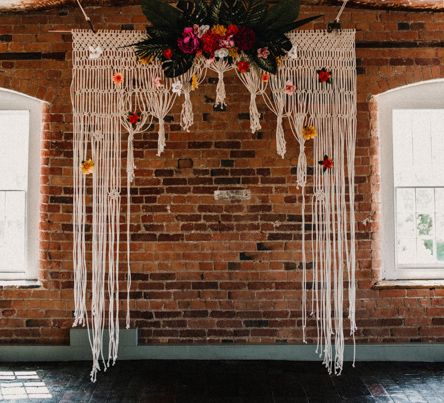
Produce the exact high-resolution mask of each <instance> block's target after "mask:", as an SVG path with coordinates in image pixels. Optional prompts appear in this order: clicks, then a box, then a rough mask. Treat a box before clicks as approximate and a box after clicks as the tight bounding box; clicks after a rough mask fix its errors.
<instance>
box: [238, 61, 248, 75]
mask: <svg viewBox="0 0 444 403" xmlns="http://www.w3.org/2000/svg"><path fill="white" fill-rule="evenodd" d="M237 69H238V70H239V73H248V72H249V71H250V63H249V62H247V61H245V60H241V61H239V62H237Z"/></svg>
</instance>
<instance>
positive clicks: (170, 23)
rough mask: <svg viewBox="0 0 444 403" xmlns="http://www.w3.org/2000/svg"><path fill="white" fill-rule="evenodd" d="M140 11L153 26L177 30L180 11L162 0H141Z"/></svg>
mask: <svg viewBox="0 0 444 403" xmlns="http://www.w3.org/2000/svg"><path fill="white" fill-rule="evenodd" d="M141 5H142V11H143V13H144V14H145V16H146V18H147V19H148V21H150V22H151V24H153V26H155V27H161V28H165V29H168V30H171V31H179V30H180V27H179V22H180V19H181V17H182V13H181V12H180V10H179V9H178V8H176V7H173V6H172V5H170V4H168V3H167V2H165V1H163V0H142V4H141Z"/></svg>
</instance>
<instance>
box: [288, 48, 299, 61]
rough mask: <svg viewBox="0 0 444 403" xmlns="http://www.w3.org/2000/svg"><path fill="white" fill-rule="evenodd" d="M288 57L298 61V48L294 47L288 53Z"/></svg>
mask: <svg viewBox="0 0 444 403" xmlns="http://www.w3.org/2000/svg"><path fill="white" fill-rule="evenodd" d="M287 55H288V57H289V58H290V59H297V57H298V50H297V48H296V45H293V47H292V48H291V49H290V50H289V51H288V53H287Z"/></svg>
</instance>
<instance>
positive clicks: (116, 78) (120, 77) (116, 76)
mask: <svg viewBox="0 0 444 403" xmlns="http://www.w3.org/2000/svg"><path fill="white" fill-rule="evenodd" d="M113 82H114V84H115V85H121V84H122V83H123V74H122V73H115V74H114V75H113Z"/></svg>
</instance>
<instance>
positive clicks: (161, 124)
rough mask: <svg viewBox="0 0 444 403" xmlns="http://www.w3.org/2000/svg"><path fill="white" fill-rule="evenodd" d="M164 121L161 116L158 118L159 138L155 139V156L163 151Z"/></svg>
mask: <svg viewBox="0 0 444 403" xmlns="http://www.w3.org/2000/svg"><path fill="white" fill-rule="evenodd" d="M165 145H166V140H165V121H164V120H163V118H160V119H159V138H158V140H157V156H158V157H160V156H161V155H162V153H163V152H164V151H165Z"/></svg>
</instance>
